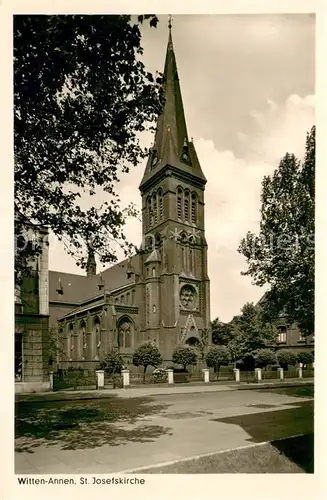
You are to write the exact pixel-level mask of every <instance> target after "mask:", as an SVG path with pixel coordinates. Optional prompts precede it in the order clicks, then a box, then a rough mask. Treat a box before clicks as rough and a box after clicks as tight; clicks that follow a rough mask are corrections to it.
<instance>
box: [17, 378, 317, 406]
mask: <svg viewBox="0 0 327 500" xmlns="http://www.w3.org/2000/svg"><path fill="white" fill-rule="evenodd" d="M313 382H314V379H313V378H305V379H298V378H296V379H288V380H284V381H283V382H280V381H276V380H268V381H264V382H262V383H260V384H258V383H255V384H254V383H253V384H249V383H245V382H243V383H236V382H230V383H226V384H222V383H210V384H194V385H193V384H187V385H183V384H176V385H174V386H172V387H169V386H168V385H166V386H164V387H162V386H160V387H158V386H153V385H145V386H142V385H140V386H139V387H135V386H134V387H132V388H129V389H100V390H96V391H95V390H93V391H89V390H78V391H60V392H44V393H36V394H16V400H17V401H28V400H33V401H36V400H38V399H40V400H43V399H49V400H52V401H59V400H62V399H64V400H66V399H70V398H71V399H73V400H75V399H89V398H90V399H93V398H94V399H97V398H105V397H111V396H118V397H122V398H138V397H147V396H149V397H153V396H164V395H174V394H198V393H212V392H226V391H237V390H257V389H265V388H269V387H289V386H291V387H293V386H302V385H313Z"/></svg>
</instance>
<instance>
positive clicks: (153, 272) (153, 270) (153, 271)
mask: <svg viewBox="0 0 327 500" xmlns="http://www.w3.org/2000/svg"><path fill="white" fill-rule="evenodd" d="M155 277H156V268H155V267H153V268H152V278H155Z"/></svg>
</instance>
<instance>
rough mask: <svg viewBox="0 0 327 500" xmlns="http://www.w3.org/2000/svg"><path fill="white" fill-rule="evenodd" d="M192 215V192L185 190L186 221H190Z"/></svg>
mask: <svg viewBox="0 0 327 500" xmlns="http://www.w3.org/2000/svg"><path fill="white" fill-rule="evenodd" d="M189 216H190V193H189V192H188V191H185V195H184V219H185V221H186V222H188V221H189Z"/></svg>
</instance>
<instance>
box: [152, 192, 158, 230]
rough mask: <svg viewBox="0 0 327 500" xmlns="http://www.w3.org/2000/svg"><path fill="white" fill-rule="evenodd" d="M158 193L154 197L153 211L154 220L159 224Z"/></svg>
mask: <svg viewBox="0 0 327 500" xmlns="http://www.w3.org/2000/svg"><path fill="white" fill-rule="evenodd" d="M157 210H158V207H157V195H156V194H154V195H153V197H152V213H153V222H154V223H155V224H157V221H158V213H157Z"/></svg>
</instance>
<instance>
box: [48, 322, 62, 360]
mask: <svg viewBox="0 0 327 500" xmlns="http://www.w3.org/2000/svg"><path fill="white" fill-rule="evenodd" d="M64 344H65V341H64V338H63V336H62V328H61V327H59V326H58V325H55V326H50V327H49V333H48V336H47V354H48V364H49V366H50V367H51V368H52V369H53V368H56V369H57V359H59V358H60V359H63V360H65V359H66V358H67V353H66V350H65V345H64ZM54 365H55V366H54Z"/></svg>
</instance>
